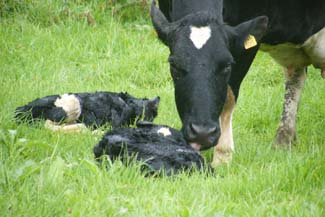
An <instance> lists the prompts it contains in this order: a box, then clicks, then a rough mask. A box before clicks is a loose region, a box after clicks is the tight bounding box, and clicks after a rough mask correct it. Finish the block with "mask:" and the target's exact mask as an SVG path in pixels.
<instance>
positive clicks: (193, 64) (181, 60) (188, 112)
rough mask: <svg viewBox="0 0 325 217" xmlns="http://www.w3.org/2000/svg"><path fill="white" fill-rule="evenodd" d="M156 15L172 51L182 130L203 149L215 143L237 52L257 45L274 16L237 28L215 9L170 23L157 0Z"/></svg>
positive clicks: (158, 28) (159, 31) (156, 23)
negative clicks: (228, 23) (218, 15)
mask: <svg viewBox="0 0 325 217" xmlns="http://www.w3.org/2000/svg"><path fill="white" fill-rule="evenodd" d="M151 18H152V23H153V25H154V28H155V30H156V32H157V34H158V37H159V39H160V40H161V41H162V42H163V43H164V44H165V45H167V46H168V47H169V50H170V56H169V59H168V61H169V63H170V71H171V75H172V78H173V81H174V86H175V100H176V106H177V110H178V113H179V116H180V118H181V120H182V124H183V126H182V132H183V134H184V136H185V138H186V139H187V141H188V142H189V143H193V144H194V143H196V144H199V145H200V149H201V150H204V149H207V148H210V147H212V146H215V145H216V144H217V142H218V139H219V136H220V127H219V116H220V114H221V112H222V109H223V105H224V103H225V100H226V96H227V86H228V81H229V78H230V76H231V72H232V67H233V65H234V64H235V61H236V55H240V54H242V53H243V52H244V51H245V49H249V47H252V46H256V41H258V40H259V39H261V37H262V36H263V33H264V32H265V30H266V27H267V23H268V19H267V17H265V16H263V17H257V18H255V19H252V20H250V21H247V22H244V23H242V24H240V25H238V26H236V27H231V26H228V25H226V24H224V23H223V21H222V20H219V19H217V16H215V15H214V14H211V12H210V13H209V12H199V13H195V14H191V15H188V16H186V17H184V18H183V19H181V20H179V21H176V22H168V21H167V19H166V18H165V16H164V15H163V13H162V12H161V11H160V10H159V9H158V8H156V6H155V4H154V1H153V3H152V6H151ZM248 38H250V40H248V44H246V46H245V41H247V39H248ZM245 47H246V48H245Z"/></svg>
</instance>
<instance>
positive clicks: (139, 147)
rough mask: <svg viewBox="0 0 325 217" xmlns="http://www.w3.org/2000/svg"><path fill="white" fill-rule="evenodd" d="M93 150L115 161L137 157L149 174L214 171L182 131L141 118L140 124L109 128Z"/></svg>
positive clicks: (97, 156) (100, 157)
mask: <svg viewBox="0 0 325 217" xmlns="http://www.w3.org/2000/svg"><path fill="white" fill-rule="evenodd" d="M93 152H94V155H95V158H96V159H97V161H98V162H101V160H102V156H103V155H104V156H105V155H106V156H108V157H109V159H110V160H111V161H112V162H114V161H115V160H116V159H120V160H121V161H122V162H123V163H125V164H127V163H128V162H130V160H132V159H134V160H136V161H138V162H141V163H142V169H143V170H145V173H146V174H148V175H153V174H166V175H168V176H169V175H173V174H177V173H180V172H183V171H192V170H202V171H208V172H209V173H210V172H212V170H211V169H210V167H209V166H208V165H205V162H204V159H203V157H202V156H201V155H200V152H199V151H197V150H195V149H193V148H192V147H190V146H189V145H188V144H187V142H186V141H185V139H184V137H183V134H182V133H181V132H180V131H178V130H176V129H174V128H171V127H168V126H166V125H155V124H152V123H150V122H149V123H148V122H145V121H141V122H138V123H137V128H116V129H113V130H110V131H108V132H107V133H106V134H105V135H104V136H103V138H102V139H101V141H100V142H99V143H98V144H97V145H96V146H95V147H94V149H93Z"/></svg>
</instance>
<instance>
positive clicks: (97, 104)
mask: <svg viewBox="0 0 325 217" xmlns="http://www.w3.org/2000/svg"><path fill="white" fill-rule="evenodd" d="M159 101H160V99H159V97H155V98H153V99H146V98H135V97H133V96H131V95H129V94H127V93H113V92H95V93H69V94H63V95H61V96H60V95H52V96H46V97H43V98H40V99H36V100H34V101H32V102H30V103H28V104H27V105H25V106H21V107H18V108H16V116H15V117H16V119H17V120H18V121H22V120H25V121H27V122H32V121H34V120H39V119H43V120H50V121H52V122H54V123H57V124H68V125H70V124H75V123H83V124H85V125H86V126H87V127H89V126H91V127H94V128H96V127H99V126H103V125H105V124H111V125H112V126H113V127H120V126H124V125H130V124H133V123H134V122H135V121H136V120H137V119H143V120H145V121H153V119H154V118H155V117H156V116H157V113H158V105H159Z"/></svg>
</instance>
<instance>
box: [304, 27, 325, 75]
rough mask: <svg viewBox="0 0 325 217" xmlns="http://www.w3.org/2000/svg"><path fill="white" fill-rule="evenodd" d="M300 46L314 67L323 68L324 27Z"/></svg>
mask: <svg viewBox="0 0 325 217" xmlns="http://www.w3.org/2000/svg"><path fill="white" fill-rule="evenodd" d="M302 47H303V48H304V51H305V52H306V53H307V55H308V56H309V57H310V59H311V61H312V64H313V65H314V66H315V67H318V68H321V69H325V28H323V29H322V30H320V31H319V32H317V33H316V34H314V35H312V36H311V37H310V38H309V39H308V40H307V41H306V42H305V43H304V44H303V45H302Z"/></svg>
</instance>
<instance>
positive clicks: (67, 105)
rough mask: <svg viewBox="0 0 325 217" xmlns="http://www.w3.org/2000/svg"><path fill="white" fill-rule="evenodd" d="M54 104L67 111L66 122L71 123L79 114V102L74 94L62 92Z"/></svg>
mask: <svg viewBox="0 0 325 217" xmlns="http://www.w3.org/2000/svg"><path fill="white" fill-rule="evenodd" d="M54 105H55V106H56V107H61V108H62V109H63V110H64V111H65V112H66V113H67V120H66V122H67V123H73V122H74V121H76V120H77V119H78V118H79V116H80V114H81V105H80V102H79V100H78V98H77V97H76V96H75V95H74V94H71V95H69V94H63V95H62V96H61V97H60V98H58V99H57V100H56V101H55V103H54Z"/></svg>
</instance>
